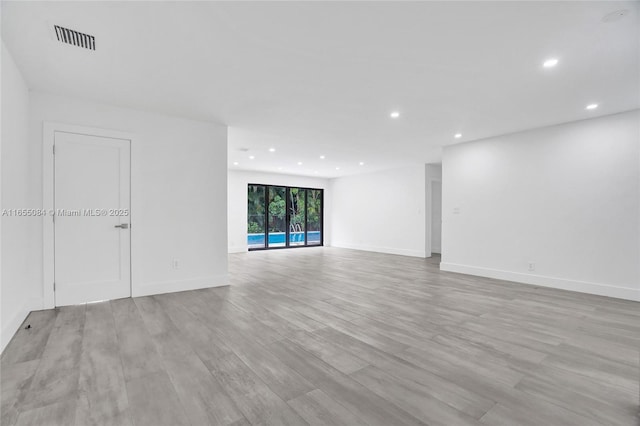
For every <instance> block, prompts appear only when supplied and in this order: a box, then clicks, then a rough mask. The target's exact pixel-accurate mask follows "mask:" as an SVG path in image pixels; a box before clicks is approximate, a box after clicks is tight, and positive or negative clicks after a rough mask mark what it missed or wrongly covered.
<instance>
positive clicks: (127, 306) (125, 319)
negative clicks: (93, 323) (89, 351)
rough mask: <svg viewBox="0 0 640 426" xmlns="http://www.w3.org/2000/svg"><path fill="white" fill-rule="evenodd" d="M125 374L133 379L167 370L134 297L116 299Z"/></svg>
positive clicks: (119, 338)
mask: <svg viewBox="0 0 640 426" xmlns="http://www.w3.org/2000/svg"><path fill="white" fill-rule="evenodd" d="M110 303H111V309H112V311H113V316H114V320H115V329H116V335H117V337H118V349H119V351H120V359H121V360H122V367H123V371H124V377H125V379H126V380H132V379H135V378H138V377H142V376H145V375H149V374H154V373H158V372H161V371H163V367H162V363H161V362H160V357H159V356H158V352H157V351H156V348H155V345H154V343H153V339H152V337H151V335H150V334H149V331H148V330H147V328H146V326H145V324H144V322H143V320H142V317H141V316H140V312H139V311H138V307H137V306H136V304H135V302H134V300H133V299H119V300H112V301H111V302H110Z"/></svg>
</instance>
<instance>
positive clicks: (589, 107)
mask: <svg viewBox="0 0 640 426" xmlns="http://www.w3.org/2000/svg"><path fill="white" fill-rule="evenodd" d="M596 108H598V104H589V105H587V107H586V109H596Z"/></svg>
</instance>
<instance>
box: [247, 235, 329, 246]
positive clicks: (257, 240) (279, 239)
mask: <svg viewBox="0 0 640 426" xmlns="http://www.w3.org/2000/svg"><path fill="white" fill-rule="evenodd" d="M286 238H287V234H286V233H285V232H271V233H269V245H270V246H284V243H285V241H286ZM289 243H290V244H296V243H297V244H300V245H302V244H304V232H291V233H289ZM307 243H308V244H320V231H309V232H307ZM247 244H248V245H249V247H252V248H255V247H264V234H247Z"/></svg>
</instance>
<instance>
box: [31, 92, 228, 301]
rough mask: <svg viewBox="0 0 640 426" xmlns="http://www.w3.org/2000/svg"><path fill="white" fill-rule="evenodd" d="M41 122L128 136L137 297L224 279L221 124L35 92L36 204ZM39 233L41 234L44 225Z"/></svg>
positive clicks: (224, 153)
mask: <svg viewBox="0 0 640 426" xmlns="http://www.w3.org/2000/svg"><path fill="white" fill-rule="evenodd" d="M45 121H48V122H59V123H65V124H75V125H80V126H88V127H96V128H103V129H110V130H117V131H122V132H127V133H130V134H133V136H134V140H133V142H132V148H131V213H132V217H131V221H132V227H131V251H132V292H133V295H134V296H137V295H143V294H154V293H162V292H169V291H179V290H188V289H193V288H201V287H206V286H216V285H224V284H226V283H227V207H226V203H225V200H226V199H227V192H226V191H227V168H226V163H227V137H226V127H224V126H219V125H216V124H212V123H205V122H199V121H192V120H186V119H181V118H176V117H170V116H165V115H159V114H152V113H147V112H141V111H137V110H131V109H124V108H118V107H113V106H107V105H102V104H97V103H92V102H85V101H80V100H76V99H70V98H65V97H60V96H53V95H49V94H43V93H34V92H32V93H31V97H30V123H29V126H30V133H29V138H30V139H29V144H30V145H31V150H32V152H33V155H32V157H31V158H30V167H31V171H30V173H33V174H34V175H35V176H36V178H37V182H38V187H37V192H38V194H39V197H40V203H39V205H41V204H42V171H41V167H42V126H43V122H45ZM39 232H40V233H39V236H40V238H42V237H41V235H42V227H40V229H39ZM173 259H179V260H180V264H181V266H180V268H179V269H173V267H172V260H173ZM41 266H42V256H40V258H39V263H38V262H34V264H33V265H32V267H33V268H40V273H41V271H42V270H41Z"/></svg>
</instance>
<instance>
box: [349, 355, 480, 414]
mask: <svg viewBox="0 0 640 426" xmlns="http://www.w3.org/2000/svg"><path fill="white" fill-rule="evenodd" d="M350 376H351V377H353V378H354V379H355V380H356V381H358V382H359V383H361V384H362V385H363V386H365V387H367V388H368V389H370V390H371V391H373V392H375V393H376V394H377V395H379V396H380V397H382V398H384V399H386V400H387V401H389V402H391V403H393V404H395V405H397V406H398V407H400V408H402V409H403V410H405V411H406V412H408V413H410V414H411V415H413V416H414V417H415V418H417V419H420V420H422V421H423V422H425V423H426V424H428V425H433V426H435V425H439V426H448V425H453V424H455V425H460V426H465V425H472V426H476V425H479V422H478V421H477V420H476V419H474V418H473V417H471V416H469V415H467V414H465V413H463V412H461V411H458V410H456V409H455V408H453V407H451V406H450V405H447V404H445V403H443V402H442V401H440V400H438V399H436V398H433V397H432V396H431V392H430V391H429V390H428V389H426V388H425V387H424V386H422V385H420V384H419V383H417V382H414V381H412V380H404V379H398V378H397V377H395V376H392V375H391V374H388V373H386V372H384V371H382V370H380V369H379V368H377V367H373V366H369V367H365V368H363V369H361V370H358V371H356V372H355V373H353V374H351V375H350Z"/></svg>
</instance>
